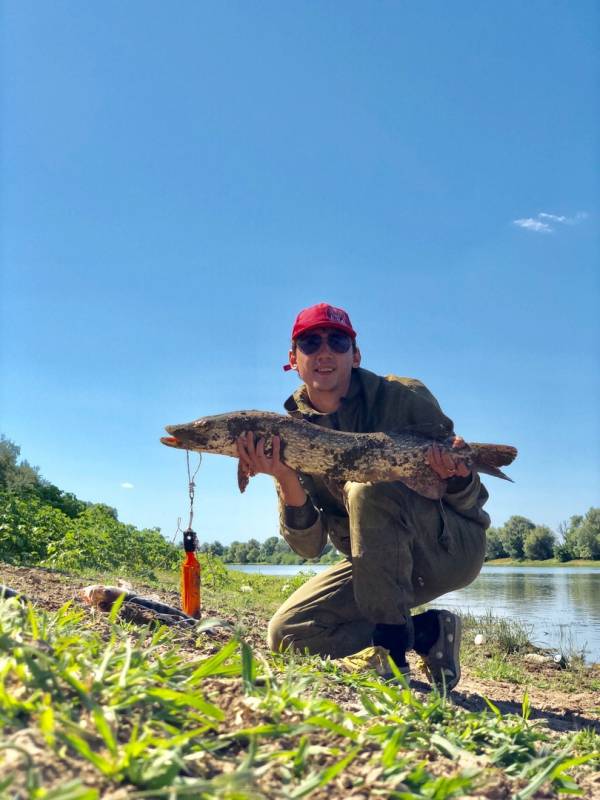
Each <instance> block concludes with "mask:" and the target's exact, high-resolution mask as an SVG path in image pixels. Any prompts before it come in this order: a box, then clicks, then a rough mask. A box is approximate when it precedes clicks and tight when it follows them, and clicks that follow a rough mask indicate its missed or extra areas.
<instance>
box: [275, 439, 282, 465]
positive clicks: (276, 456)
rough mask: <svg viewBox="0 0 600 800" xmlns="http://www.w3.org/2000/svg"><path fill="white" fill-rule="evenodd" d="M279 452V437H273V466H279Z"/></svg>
mask: <svg viewBox="0 0 600 800" xmlns="http://www.w3.org/2000/svg"><path fill="white" fill-rule="evenodd" d="M280 452H281V439H280V438H279V436H273V466H274V467H278V466H279V463H280V462H279V453H280Z"/></svg>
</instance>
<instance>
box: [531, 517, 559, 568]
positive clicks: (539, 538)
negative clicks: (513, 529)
mask: <svg viewBox="0 0 600 800" xmlns="http://www.w3.org/2000/svg"><path fill="white" fill-rule="evenodd" d="M555 542H556V536H555V535H554V533H553V531H551V530H550V528H548V527H546V526H545V525H538V526H537V527H536V528H534V529H533V530H531V531H529V533H528V534H527V536H526V537H525V543H524V545H523V551H524V553H525V557H526V558H529V559H531V560H532V561H544V560H545V559H547V558H552V556H553V555H554V545H555Z"/></svg>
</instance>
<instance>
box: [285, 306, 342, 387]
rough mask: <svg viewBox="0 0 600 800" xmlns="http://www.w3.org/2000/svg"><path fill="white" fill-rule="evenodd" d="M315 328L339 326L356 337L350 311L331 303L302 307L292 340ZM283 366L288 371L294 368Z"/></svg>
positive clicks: (293, 330)
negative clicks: (349, 314)
mask: <svg viewBox="0 0 600 800" xmlns="http://www.w3.org/2000/svg"><path fill="white" fill-rule="evenodd" d="M314 328H337V330H339V331H343V332H344V333H347V334H348V336H351V337H352V338H353V339H356V331H355V330H354V328H353V327H352V323H351V322H350V317H349V316H348V313H347V312H346V311H344V309H343V308H336V307H335V306H330V305H329V303H317V305H316V306H310V307H309V308H304V309H302V311H301V312H300V313H299V314H298V316H297V317H296V321H295V322H294V327H293V328H292V340H294V339H296V338H297V337H298V336H301V335H302V334H303V333H306V331H310V330H313V329H314ZM283 368H284V370H286V371H287V370H290V369H292V368H291V366H290V365H289V364H284V366H283Z"/></svg>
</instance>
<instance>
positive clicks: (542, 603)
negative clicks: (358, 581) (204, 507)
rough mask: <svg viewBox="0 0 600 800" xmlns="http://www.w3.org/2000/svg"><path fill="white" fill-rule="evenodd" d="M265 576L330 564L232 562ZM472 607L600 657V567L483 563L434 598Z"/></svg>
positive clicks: (536, 637)
mask: <svg viewBox="0 0 600 800" xmlns="http://www.w3.org/2000/svg"><path fill="white" fill-rule="evenodd" d="M230 566H231V567H232V568H234V569H239V570H243V571H244V572H260V573H262V574H263V575H296V574H297V573H298V572H300V571H301V570H304V571H308V570H309V569H310V570H312V571H313V572H321V571H322V570H323V569H326V567H325V566H321V565H316V566H309V567H307V566H297V565H295V564H291V565H275V564H244V565H233V564H232V565H230ZM435 605H436V606H438V607H439V606H440V605H442V606H443V607H445V608H451V609H459V610H462V611H469V612H470V613H472V614H474V615H475V616H482V615H484V614H487V613H488V612H491V613H492V614H494V616H497V617H509V618H511V619H516V620H519V621H520V622H522V623H523V624H525V625H526V626H527V627H528V629H529V630H530V638H531V640H532V641H533V642H534V643H535V644H539V645H542V646H544V647H552V648H555V649H564V650H573V649H575V650H576V651H578V652H579V651H581V650H583V649H585V655H586V659H587V660H588V661H592V662H594V661H595V662H600V568H593V567H592V568H588V567H581V568H578V567H484V568H483V570H482V571H481V574H480V575H479V577H478V578H477V579H476V580H475V581H473V583H472V584H471V585H470V586H467V587H466V588H465V589H460V590H459V591H458V592H450V594H447V595H444V596H443V598H440V599H439V600H438V601H436V603H435Z"/></svg>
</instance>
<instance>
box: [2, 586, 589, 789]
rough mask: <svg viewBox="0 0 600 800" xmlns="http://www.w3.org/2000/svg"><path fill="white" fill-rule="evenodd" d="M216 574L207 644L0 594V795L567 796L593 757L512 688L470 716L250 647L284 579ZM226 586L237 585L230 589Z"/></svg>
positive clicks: (389, 686)
mask: <svg viewBox="0 0 600 800" xmlns="http://www.w3.org/2000/svg"><path fill="white" fill-rule="evenodd" d="M230 580H231V585H228V587H227V589H226V590H225V591H221V590H218V589H217V587H216V586H215V588H213V589H209V588H207V590H206V592H207V594H208V595H211V593H212V597H211V600H213V601H216V600H217V599H218V597H217V592H218V591H221V594H220V595H219V597H220V598H221V605H222V607H223V608H225V607H226V605H227V603H228V602H229V601H232V598H230V597H229V596H228V593H229V592H236V590H237V596H236V600H237V603H238V608H239V601H240V599H241V598H242V600H243V602H245V603H246V604H247V605H246V607H245V609H243V610H242V613H241V614H239V617H240V618H241V620H242V632H241V633H239V634H238V635H237V636H231V637H228V636H226V635H224V636H225V638H223V636H222V638H221V639H220V640H218V641H216V640H215V639H214V638H213V639H211V638H209V637H207V636H206V635H205V634H203V633H202V630H201V629H199V630H198V631H197V632H196V633H194V634H193V635H191V634H190V633H189V632H187V633H186V632H182V631H179V630H177V629H173V628H166V627H158V628H151V627H135V626H133V625H131V624H129V623H124V622H122V621H120V620H119V617H118V608H116V607H115V608H113V611H112V612H111V614H110V617H107V616H106V615H103V616H102V617H100V618H98V619H95V618H94V617H92V616H91V615H90V614H88V612H86V611H83V610H78V609H76V608H74V607H73V606H72V605H70V604H66V605H65V606H63V607H62V608H61V609H60V610H59V611H57V612H52V613H47V612H45V611H42V610H39V609H37V608H33V607H23V606H21V605H19V604H18V603H17V602H16V601H14V600H13V601H11V600H7V601H0V731H1V735H0V775H2V776H3V778H1V779H0V798H2V800H8V798H14V797H23V798H31V800H37V798H49V800H94V798H99V797H104V796H105V795H106V794H108V793H110V792H111V791H113V790H115V789H116V788H118V787H123V788H124V789H126V795H127V796H129V797H152V798H159V797H165V798H178V797H194V798H231V800H234V798H235V799H236V800H243V799H244V798H248V799H249V800H250V799H251V798H254V797H286V798H302V797H315V798H319V797H325V796H326V794H327V793H331V795H330V796H343V795H344V794H346V793H347V792H348V791H349V789H351V788H352V787H359V788H360V789H361V790H362V791H363V793H364V794H365V795H368V796H373V797H376V796H381V797H389V798H398V800H413V799H416V798H430V800H431V799H433V800H446V799H447V798H455V797H464V796H469V795H470V794H477V793H479V794H481V793H482V792H484V791H486V789H487V788H489V787H491V786H494V785H496V784H502V785H505V784H507V785H508V786H509V787H510V793H511V796H513V797H514V798H515V800H526V799H527V798H529V797H534V796H535V794H536V792H537V791H538V790H540V789H541V788H542V787H546V788H548V787H553V788H554V789H555V790H556V791H561V790H562V791H569V792H571V791H576V786H575V784H574V783H573V779H572V778H571V777H569V772H571V771H573V770H575V772H576V773H577V771H578V770H580V769H582V768H583V765H585V764H587V765H588V768H591V767H592V766H594V765H595V766H596V767H598V766H600V761H598V753H597V749H598V748H597V744H598V742H597V739H598V737H597V734H593V732H588V733H586V732H581V733H580V734H578V735H577V737H571V739H570V740H569V741H568V742H566V743H565V742H564V741H562V742H557V741H556V740H555V739H552V738H551V737H549V735H548V733H547V732H546V731H544V730H543V729H542V728H541V727H540V726H539V724H537V723H535V722H531V721H530V720H529V714H530V707H529V701H528V698H527V695H525V697H524V702H523V709H522V713H521V714H512V715H503V714H501V713H500V711H499V710H498V709H497V708H496V707H495V706H494V705H493V703H489V707H488V710H487V711H486V712H483V713H482V712H470V711H466V710H464V709H462V708H459V707H457V706H455V705H453V704H452V703H450V702H449V701H448V700H447V699H446V698H445V697H443V696H440V695H439V694H437V693H431V694H428V695H426V696H425V697H424V698H420V697H417V696H416V695H415V694H414V693H413V692H411V691H410V690H409V689H407V688H405V687H403V686H402V685H401V684H399V683H384V682H382V681H381V680H379V679H378V678H376V676H375V675H372V674H357V673H352V674H348V673H346V672H344V671H343V670H342V669H341V668H340V666H339V665H338V664H337V663H336V662H332V661H329V660H326V659H325V660H323V659H320V658H317V657H303V656H300V655H293V656H292V655H267V654H261V653H260V652H252V650H251V648H250V646H249V644H248V643H247V641H246V640H245V638H244V635H243V618H244V614H245V613H247V614H251V613H258V610H259V609H263V608H267V607H268V606H270V605H274V604H276V603H279V602H281V600H282V599H283V596H285V595H286V594H287V593H288V592H289V591H291V589H292V588H293V586H292V587H289V586H288V587H287V588H286V589H285V590H284V591H282V587H283V586H285V582H282V581H281V580H279V581H275V582H273V580H272V579H271V578H266V577H265V576H252V578H250V576H248V575H243V576H242V577H241V578H238V576H235V575H234V576H231V579H230ZM242 585H246V586H251V587H252V591H250V592H246V593H244V592H243V593H242V595H241V596H240V594H239V588H240V586H242ZM487 624H488V625H489V626H491V625H492V622H491V621H489V620H488V623H487ZM511 636H512V638H513V639H514V640H515V643H517V644H518V642H519V641H520V640H519V637H518V636H515V633H514V631H512V634H511ZM509 645H510V647H512V646H513V643H512V639H511V638H510V637H507V643H506V647H509ZM512 652H513V653H514V650H513V651H512ZM498 657H500V655H498ZM507 657H509V656H507ZM3 758H5V759H6V758H10V759H11V763H12V764H13V769H11V770H4V769H2V759H3ZM15 764H16V765H17V767H18V769H15V768H14V766H15Z"/></svg>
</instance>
